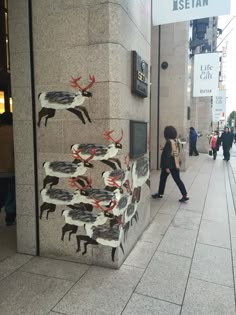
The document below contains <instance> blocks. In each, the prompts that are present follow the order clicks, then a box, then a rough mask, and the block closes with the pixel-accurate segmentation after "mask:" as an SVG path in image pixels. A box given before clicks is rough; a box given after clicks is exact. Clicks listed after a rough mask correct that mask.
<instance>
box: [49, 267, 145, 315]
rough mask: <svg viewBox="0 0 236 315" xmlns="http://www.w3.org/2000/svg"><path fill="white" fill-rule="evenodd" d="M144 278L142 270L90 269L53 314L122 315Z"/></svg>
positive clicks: (133, 268)
mask: <svg viewBox="0 0 236 315" xmlns="http://www.w3.org/2000/svg"><path fill="white" fill-rule="evenodd" d="M142 274H143V270H142V269H139V268H135V267H130V266H124V265H123V266H122V267H121V268H120V270H109V269H105V268H100V267H91V268H90V270H89V272H88V273H86V275H84V276H83V277H82V278H81V279H80V281H79V282H78V283H77V284H76V285H75V286H74V287H73V288H72V289H71V290H70V291H69V293H68V294H67V295H66V296H65V297H64V298H63V299H62V300H61V301H60V303H59V304H58V305H57V306H56V307H55V308H54V309H53V311H55V312H59V313H64V314H70V315H72V314H73V315H85V314H86V315H87V314H88V315H89V314H96V315H100V314H101V315H105V314H107V315H111V314H112V315H120V313H121V312H122V310H123V309H124V307H125V305H126V304H127V302H128V301H129V299H130V296H131V295H132V293H133V291H134V289H135V286H136V285H137V283H138V281H139V280H140V278H141V276H142Z"/></svg>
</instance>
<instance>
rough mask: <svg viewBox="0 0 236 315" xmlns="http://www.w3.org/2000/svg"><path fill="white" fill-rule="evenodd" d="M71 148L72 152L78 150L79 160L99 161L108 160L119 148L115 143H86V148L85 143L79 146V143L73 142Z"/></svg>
mask: <svg viewBox="0 0 236 315" xmlns="http://www.w3.org/2000/svg"><path fill="white" fill-rule="evenodd" d="M71 150H72V152H73V153H76V151H80V152H79V156H80V158H81V160H84V161H87V160H91V161H101V160H108V159H110V158H112V157H114V156H116V155H117V153H118V152H119V150H120V148H118V147H116V144H115V143H111V144H109V145H97V144H87V148H86V146H85V145H83V146H81V145H80V144H74V145H73V146H72V147H71ZM93 150H94V154H93ZM90 158H91V159H90Z"/></svg>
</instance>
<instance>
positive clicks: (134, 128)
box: [129, 120, 147, 158]
mask: <svg viewBox="0 0 236 315" xmlns="http://www.w3.org/2000/svg"><path fill="white" fill-rule="evenodd" d="M129 128H130V153H129V154H130V157H131V158H137V157H140V156H142V155H144V154H145V153H147V123H146V122H144V121H135V120H130V124H129Z"/></svg>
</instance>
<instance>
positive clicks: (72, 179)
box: [69, 176, 92, 190]
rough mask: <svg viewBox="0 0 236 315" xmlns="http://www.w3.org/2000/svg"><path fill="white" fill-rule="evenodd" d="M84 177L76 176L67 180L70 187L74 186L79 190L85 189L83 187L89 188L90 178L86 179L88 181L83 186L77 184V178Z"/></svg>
mask: <svg viewBox="0 0 236 315" xmlns="http://www.w3.org/2000/svg"><path fill="white" fill-rule="evenodd" d="M80 178H81V179H85V178H84V177H80V176H79V177H76V178H70V180H69V182H70V185H71V187H75V188H78V189H79V190H85V189H87V188H89V187H91V184H92V178H88V179H87V180H88V183H87V185H85V186H83V187H80V186H79V185H78V179H80Z"/></svg>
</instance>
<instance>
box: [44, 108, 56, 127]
mask: <svg viewBox="0 0 236 315" xmlns="http://www.w3.org/2000/svg"><path fill="white" fill-rule="evenodd" d="M47 110H48V111H47V117H46V119H45V127H46V126H47V123H48V119H49V118H52V117H54V116H55V113H56V110H55V109H54V108H47Z"/></svg>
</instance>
